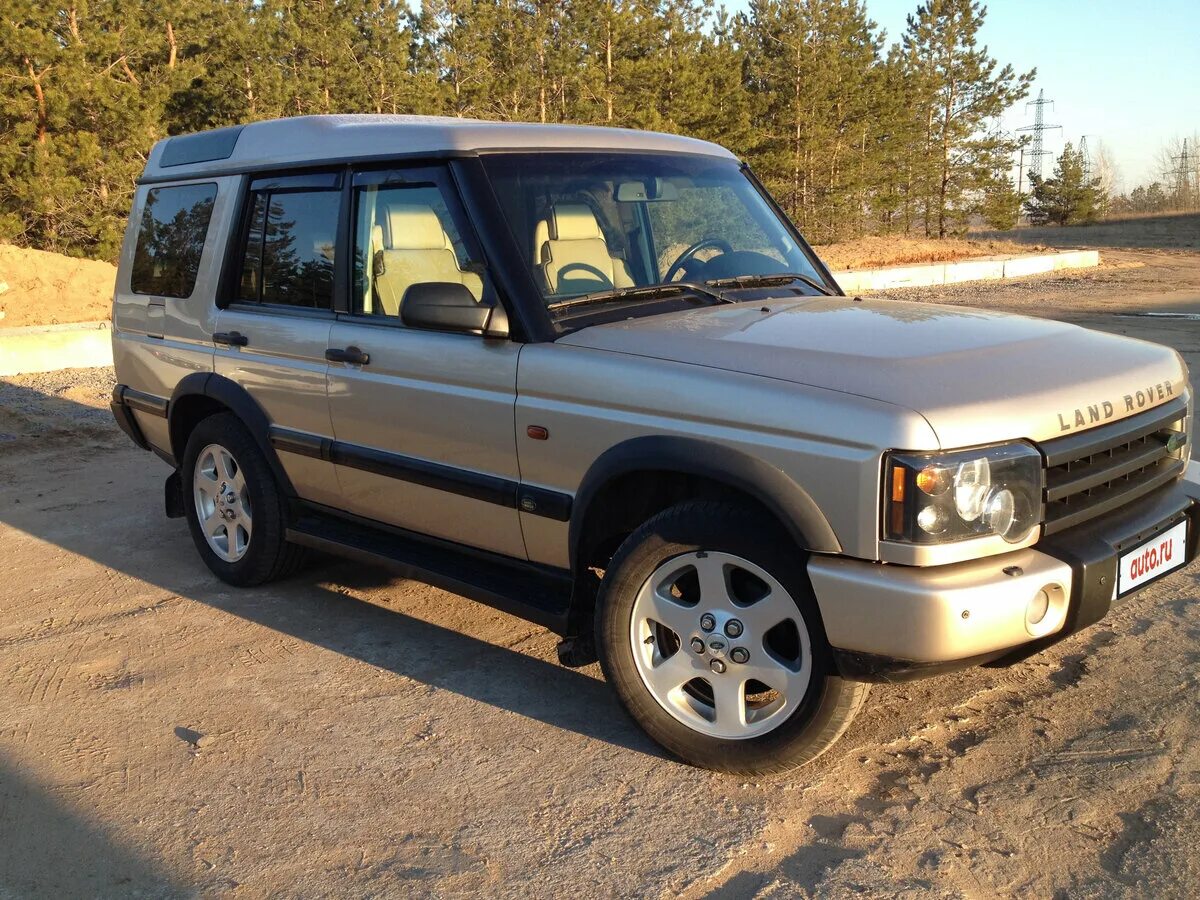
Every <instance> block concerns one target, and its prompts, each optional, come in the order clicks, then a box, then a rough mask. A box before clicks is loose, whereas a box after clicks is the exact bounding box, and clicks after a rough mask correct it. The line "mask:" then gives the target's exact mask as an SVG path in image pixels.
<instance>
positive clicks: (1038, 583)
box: [808, 481, 1200, 681]
mask: <svg viewBox="0 0 1200 900" xmlns="http://www.w3.org/2000/svg"><path fill="white" fill-rule="evenodd" d="M1184 517H1187V518H1189V519H1190V520H1191V523H1190V525H1189V527H1188V546H1187V561H1188V562H1191V561H1192V560H1193V559H1194V558H1195V557H1196V553H1197V544H1198V543H1200V484H1197V483H1195V482H1190V481H1180V482H1176V483H1175V484H1172V485H1170V486H1168V487H1166V488H1163V489H1162V490H1160V491H1157V492H1155V493H1154V494H1152V495H1150V496H1147V497H1144V498H1142V499H1141V500H1139V501H1138V502H1137V503H1136V504H1134V505H1133V506H1132V507H1130V508H1128V509H1124V510H1121V511H1119V512H1117V513H1113V514H1110V515H1108V516H1103V517H1101V518H1099V519H1096V520H1094V521H1092V522H1088V523H1087V524H1085V525H1081V526H1079V527H1077V528H1073V529H1070V530H1068V531H1064V532H1062V533H1060V534H1056V535H1054V536H1053V537H1052V538H1047V539H1044V540H1042V541H1040V542H1039V543H1037V544H1036V545H1035V546H1033V547H1029V548H1027V549H1024V550H1016V551H1014V552H1012V553H1007V554H1004V555H1001V556H993V557H988V558H986V559H981V560H972V561H970V562H963V563H955V564H953V565H948V566H934V567H928V568H919V567H912V566H895V565H882V564H879V563H870V562H863V561H861V560H853V559H846V558H844V557H828V556H813V557H812V558H811V559H810V561H809V565H808V572H809V578H810V580H811V581H812V586H813V590H814V592H815V594H816V597H817V604H818V606H819V608H820V610H821V618H822V620H823V622H824V625H825V632H826V635H827V636H828V638H829V642H830V644H831V645H832V646H833V648H834V655H835V658H836V660H837V665H838V670H839V672H840V673H841V674H842V675H843V676H844V677H847V678H852V679H855V680H860V681H907V680H911V679H914V678H921V677H925V676H928V675H933V674H937V673H939V672H943V671H949V670H953V669H959V668H964V667H966V666H970V665H980V664H989V665H997V666H1000V665H1010V664H1012V663H1014V662H1017V661H1019V660H1022V659H1025V658H1026V657H1028V656H1031V655H1032V654H1034V653H1037V652H1038V651H1040V650H1042V649H1044V648H1046V647H1048V646H1050V645H1051V644H1054V643H1056V642H1058V641H1061V640H1062V639H1064V638H1066V637H1068V636H1070V635H1072V634H1074V633H1075V632H1077V631H1080V630H1081V629H1084V628H1086V627H1088V626H1089V625H1092V624H1094V623H1096V622H1098V621H1100V619H1102V618H1104V616H1105V615H1106V614H1107V613H1108V610H1109V607H1110V606H1111V604H1112V603H1113V601H1114V594H1115V592H1116V584H1117V560H1118V557H1119V556H1120V554H1121V553H1122V552H1123V551H1124V550H1127V549H1129V548H1131V547H1135V546H1137V545H1138V544H1139V543H1141V542H1142V541H1144V540H1147V539H1148V538H1150V537H1151V536H1153V535H1154V534H1155V533H1156V532H1157V531H1159V530H1161V529H1163V528H1165V527H1166V526H1168V525H1170V524H1173V523H1176V522H1178V521H1179V520H1181V519H1182V518H1184ZM1173 571H1178V570H1177V569H1176V570H1173ZM1043 589H1045V590H1047V591H1048V593H1049V594H1050V597H1051V603H1050V607H1049V610H1048V612H1047V613H1046V617H1045V618H1044V619H1042V620H1041V621H1040V622H1038V623H1037V624H1036V625H1029V624H1027V621H1026V613H1027V609H1028V606H1029V602H1030V600H1031V599H1033V597H1034V596H1035V595H1036V594H1037V593H1038V591H1040V590H1043ZM1128 596H1130V594H1126V595H1125V597H1128ZM1122 599H1124V598H1122Z"/></svg>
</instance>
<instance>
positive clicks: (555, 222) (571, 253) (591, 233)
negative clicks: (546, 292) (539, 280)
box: [533, 203, 633, 294]
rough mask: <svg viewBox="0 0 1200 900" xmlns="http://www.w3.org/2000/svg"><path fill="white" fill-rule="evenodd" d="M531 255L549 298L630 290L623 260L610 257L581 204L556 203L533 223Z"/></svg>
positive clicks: (597, 227)
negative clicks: (614, 289)
mask: <svg viewBox="0 0 1200 900" xmlns="http://www.w3.org/2000/svg"><path fill="white" fill-rule="evenodd" d="M533 252H534V259H535V260H536V261H537V265H538V266H539V267H540V268H541V270H542V274H543V275H544V276H545V278H546V284H547V285H548V286H549V288H550V293H552V294H587V293H590V292H592V291H603V290H608V289H610V288H615V287H617V288H621V287H632V286H633V278H631V277H630V275H629V267H628V266H626V265H625V260H623V259H619V258H617V257H615V256H613V255H612V254H611V253H610V252H609V249H608V243H607V242H606V241H605V240H604V232H603V231H602V230H601V229H600V223H599V222H597V221H596V216H595V215H594V214H593V213H592V210H591V207H589V206H588V205H587V204H585V203H556V204H555V205H554V206H553V207H551V209H550V215H549V216H547V217H546V218H545V219H542V220H541V221H540V222H538V223H537V226H536V228H534V232H533Z"/></svg>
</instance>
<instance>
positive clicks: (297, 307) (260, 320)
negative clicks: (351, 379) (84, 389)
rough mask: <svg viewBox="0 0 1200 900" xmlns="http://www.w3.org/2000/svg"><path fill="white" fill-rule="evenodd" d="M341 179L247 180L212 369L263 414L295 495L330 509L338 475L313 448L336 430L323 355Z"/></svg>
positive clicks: (328, 175) (336, 175) (337, 175)
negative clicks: (234, 384) (237, 386)
mask: <svg viewBox="0 0 1200 900" xmlns="http://www.w3.org/2000/svg"><path fill="white" fill-rule="evenodd" d="M343 177H344V176H343V173H342V172H340V171H336V172H319V173H305V174H282V175H269V176H263V177H258V178H252V179H251V180H250V182H249V185H248V189H247V193H246V197H245V202H244V204H243V212H242V217H241V222H240V227H239V231H238V236H237V238H236V243H235V245H234V249H233V254H232V256H231V259H230V264H231V265H233V267H234V268H233V270H232V272H231V273H230V277H228V278H227V281H226V291H227V296H226V298H225V302H224V303H223V308H222V309H221V310H220V312H219V313H218V314H217V318H216V325H215V327H214V334H213V341H214V343H215V344H216V359H215V370H216V372H217V373H218V374H220V375H224V376H225V377H227V378H229V379H231V380H233V381H235V382H237V383H238V384H240V385H241V386H242V387H244V388H245V389H246V390H247V392H249V394H250V396H251V397H253V398H254V400H255V401H257V403H258V404H259V405H260V406H261V407H262V408H263V410H264V411H265V412H266V415H267V418H268V419H269V420H270V421H271V424H272V432H273V433H272V442H273V443H274V444H275V446H276V450H277V451H278V452H279V459H280V462H281V463H282V465H283V468H284V470H285V471H286V472H287V474H288V477H289V478H290V479H291V481H292V484H293V486H294V487H295V488H296V491H297V493H298V494H299V495H300V496H301V497H303V498H304V499H306V500H311V501H313V502H316V503H324V504H331V505H336V504H337V502H338V500H339V497H340V493H339V491H338V485H337V476H336V474H335V472H334V469H333V464H332V463H330V462H328V461H325V460H322V459H320V458H319V457H320V452H319V448H320V446H321V441H323V440H325V441H328V440H330V439H331V438H332V434H333V429H332V426H331V424H330V420H329V404H328V401H327V398H326V369H327V364H326V362H325V350H326V348H327V347H328V346H329V336H330V330H331V329H332V327H333V322H334V313H333V285H334V263H335V255H336V249H337V248H336V240H337V234H338V219H339V215H340V209H341V196H342V190H341V189H342V179H343Z"/></svg>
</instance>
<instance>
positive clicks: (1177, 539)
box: [1117, 519, 1188, 597]
mask: <svg viewBox="0 0 1200 900" xmlns="http://www.w3.org/2000/svg"><path fill="white" fill-rule="evenodd" d="M1187 526H1188V520H1187V519H1184V520H1183V521H1182V522H1180V523H1178V524H1177V525H1173V526H1171V527H1170V528H1168V529H1167V530H1166V531H1164V532H1162V533H1161V534H1159V535H1158V536H1157V537H1153V538H1151V539H1150V540H1148V541H1146V543H1144V544H1142V545H1140V546H1138V547H1134V548H1133V549H1132V550H1127V551H1125V552H1124V553H1122V554H1121V560H1120V569H1119V575H1118V577H1117V596H1118V597H1119V596H1121V595H1122V594H1126V593H1128V592H1129V591H1132V590H1133V589H1134V588H1139V587H1141V586H1142V585H1143V584H1146V583H1147V582H1149V581H1153V580H1154V579H1155V578H1158V577H1159V576H1160V575H1165V574H1166V573H1167V572H1170V571H1171V570H1172V569H1178V568H1179V567H1180V566H1182V565H1183V564H1184V563H1185V562H1187Z"/></svg>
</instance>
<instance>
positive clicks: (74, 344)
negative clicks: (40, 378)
mask: <svg viewBox="0 0 1200 900" xmlns="http://www.w3.org/2000/svg"><path fill="white" fill-rule="evenodd" d="M112 361H113V356H112V332H111V331H110V329H109V323H108V322H79V323H76V324H69V325H31V326H26V327H24V328H0V376H3V375H21V374H27V373H32V372H55V371H58V370H59V369H65V368H90V367H93V366H111V365H112Z"/></svg>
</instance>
